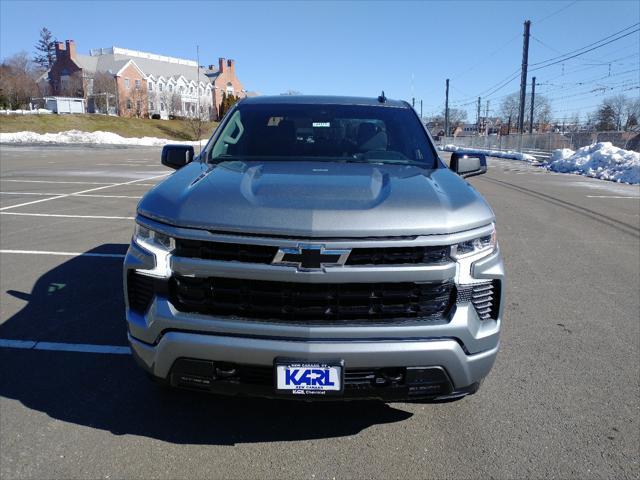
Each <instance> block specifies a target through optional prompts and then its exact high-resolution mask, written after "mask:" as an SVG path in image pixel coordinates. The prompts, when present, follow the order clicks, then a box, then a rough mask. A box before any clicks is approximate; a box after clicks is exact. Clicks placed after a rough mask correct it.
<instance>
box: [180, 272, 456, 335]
mask: <svg viewBox="0 0 640 480" xmlns="http://www.w3.org/2000/svg"><path fill="white" fill-rule="evenodd" d="M169 291H170V300H171V302H172V303H173V305H174V306H175V307H176V308H177V309H178V310H180V311H184V312H197V313H204V314H208V315H221V316H227V315H229V316H237V317H242V318H247V319H267V320H274V321H283V322H288V323H341V322H358V321H363V322H371V321H383V320H387V319H394V320H402V319H427V320H436V319H442V318H443V317H445V316H446V315H447V314H448V312H449V310H450V308H451V307H452V306H453V304H454V302H455V291H456V289H455V285H454V284H453V282H442V283H427V284H417V283H347V284H303V283H289V282H270V281H259V280H240V279H230V278H217V277H210V278H193V277H183V276H178V275H176V276H174V277H173V278H172V280H171V284H170V289H169Z"/></svg>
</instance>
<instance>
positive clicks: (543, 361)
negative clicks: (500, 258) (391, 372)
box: [0, 145, 640, 479]
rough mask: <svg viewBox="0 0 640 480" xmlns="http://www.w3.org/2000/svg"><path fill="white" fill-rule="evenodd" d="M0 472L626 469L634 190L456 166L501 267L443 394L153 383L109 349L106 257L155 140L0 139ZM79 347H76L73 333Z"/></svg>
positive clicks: (635, 335) (379, 473)
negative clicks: (256, 396)
mask: <svg viewBox="0 0 640 480" xmlns="http://www.w3.org/2000/svg"><path fill="white" fill-rule="evenodd" d="M0 167H1V172H0V173H1V181H0V272H1V275H0V299H1V307H0V310H1V311H0V315H1V317H0V477H1V478H5V479H9V478H89V477H91V478H123V477H128V478H129V477H143V478H151V477H164V478H176V477H190V478H212V477H217V478H220V477H224V478H265V477H301V478H316V479H320V478H334V477H335V478H345V477H360V478H399V477H402V478H418V477H420V478H426V477H429V478H442V477H465V478H467V477H493V478H518V477H557V478H569V477H573V478H578V477H579V478H590V477H593V478H596V477H600V478H601V477H608V478H610V477H617V478H638V477H639V476H640V464H639V457H640V321H639V319H640V293H639V288H640V189H639V188H638V187H637V186H629V185H618V184H612V183H608V182H603V181H598V180H592V179H588V178H585V177H580V176H572V175H562V174H553V173H549V172H546V171H544V170H541V169H539V168H536V167H533V166H530V165H527V164H524V163H521V162H515V161H509V160H499V159H491V160H490V173H489V174H487V175H484V176H481V177H476V178H473V179H470V182H471V183H472V184H473V185H474V186H475V187H476V188H477V189H478V190H479V191H480V192H481V193H482V194H483V195H484V196H485V198H487V200H488V201H489V202H490V203H491V205H492V206H493V208H494V210H495V212H496V216H497V221H498V238H499V241H500V244H501V247H502V249H503V252H504V256H505V262H506V267H507V274H508V286H507V292H506V295H507V297H506V305H505V320H504V323H503V334H502V344H501V351H500V354H499V356H498V360H497V363H496V365H495V367H494V369H493V371H492V373H491V374H490V376H489V377H488V378H487V380H486V381H485V382H484V384H483V385H482V388H481V389H480V391H479V392H478V393H477V394H476V395H474V396H471V397H468V398H466V399H464V400H461V401H458V402H450V403H438V404H424V403H394V404H383V403H378V402H357V403H344V404H342V403H339V404H305V403H291V402H277V401H265V400H251V399H224V398H217V397H213V396H209V395H205V394H195V393H191V392H184V391H163V390H160V389H159V388H158V387H156V386H155V385H153V384H152V383H150V382H149V381H147V379H146V377H145V376H144V375H143V374H142V372H141V371H140V370H139V369H138V368H137V367H136V366H135V365H134V362H133V360H132V358H131V357H130V355H128V353H127V349H126V332H125V323H124V318H123V315H124V308H123V294H122V286H121V263H122V256H123V254H124V252H125V251H126V248H127V245H128V243H129V239H130V236H131V232H132V228H133V217H134V215H135V209H136V203H137V201H138V199H139V198H140V197H141V196H142V195H143V194H144V192H145V191H147V190H148V189H149V188H150V187H151V186H152V185H154V184H155V183H157V182H159V181H161V180H162V179H163V178H164V176H165V175H167V174H168V173H170V172H169V171H168V170H167V169H165V168H164V167H162V166H160V164H159V151H158V149H143V148H104V147H103V148H97V147H96V148H86V147H62V146H15V147H14V146H7V145H3V146H1V147H0ZM73 350H79V351H73Z"/></svg>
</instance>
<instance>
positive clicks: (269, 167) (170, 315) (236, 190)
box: [124, 94, 504, 401]
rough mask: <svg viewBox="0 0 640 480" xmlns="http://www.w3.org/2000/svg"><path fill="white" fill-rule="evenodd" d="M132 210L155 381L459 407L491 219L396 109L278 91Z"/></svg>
mask: <svg viewBox="0 0 640 480" xmlns="http://www.w3.org/2000/svg"><path fill="white" fill-rule="evenodd" d="M162 163H163V164H164V165H166V166H169V167H172V168H174V169H176V172H175V173H173V174H172V175H170V176H169V177H168V178H167V179H165V180H164V181H163V182H161V183H160V184H159V185H157V186H156V187H154V188H153V189H151V190H150V191H149V192H148V193H147V194H146V195H145V196H144V198H143V199H142V200H141V201H140V204H139V205H138V210H137V217H136V226H135V233H134V235H133V239H132V241H131V246H130V248H129V251H128V253H127V255H126V258H125V262H124V285H125V299H126V319H127V326H128V337H129V342H130V344H131V348H132V351H133V354H134V357H135V358H136V360H137V362H138V364H139V365H140V366H141V367H142V368H143V369H144V370H146V372H147V373H148V374H149V375H150V376H151V377H152V378H153V379H155V380H156V381H158V382H160V383H164V384H168V385H171V386H175V387H184V388H191V389H199V390H206V391H209V392H214V393H223V394H236V395H238V394H239V395H257V396H265V397H280V398H298V399H305V400H315V399H334V400H335V399H347V398H376V399H382V400H385V401H396V400H407V399H423V400H424V399H427V400H430V399H434V400H441V399H455V398H460V397H463V396H465V395H468V394H472V393H475V392H476V391H477V389H478V387H479V385H480V382H481V381H482V380H483V378H484V377H485V376H486V375H487V374H488V373H489V371H490V369H491V367H492V365H493V363H494V360H495V358H496V354H497V352H498V345H499V333H500V323H501V317H502V306H503V304H504V301H503V292H504V267H503V262H502V258H501V255H500V250H499V248H498V243H497V240H496V229H495V217H494V214H493V211H492V210H491V208H490V207H489V206H488V205H487V203H486V202H485V200H484V199H483V198H482V197H481V196H480V194H479V193H478V192H477V191H476V190H475V189H474V188H473V187H471V186H470V185H469V184H468V183H467V182H466V181H465V180H464V179H463V178H462V177H467V176H471V175H478V174H481V173H485V172H486V169H487V167H486V159H485V158H484V156H482V155H475V156H463V155H458V154H455V153H454V154H453V155H452V157H451V162H450V165H449V167H447V166H446V165H445V164H443V162H442V161H441V160H440V159H439V157H438V154H437V152H436V149H435V147H434V144H433V142H432V140H431V137H430V135H429V133H428V131H427V130H426V129H425V127H424V125H423V124H422V123H421V121H420V119H419V118H418V116H417V115H416V113H415V111H414V110H413V109H412V108H411V106H410V105H408V104H407V103H406V102H403V101H394V100H389V99H387V98H386V97H385V96H384V94H383V95H382V96H380V97H378V98H348V97H310V96H309V97H308V96H278V97H256V98H251V99H245V100H243V101H241V102H240V103H238V104H237V105H236V106H235V107H234V108H232V109H231V110H230V111H229V112H228V113H227V115H226V116H225V118H224V119H223V120H222V122H221V124H220V126H219V127H218V128H217V129H216V131H215V133H214V134H213V136H212V138H211V139H210V140H209V142H208V143H207V145H206V147H204V148H203V149H202V151H201V153H200V154H199V155H198V156H196V157H194V149H193V147H191V146H185V145H168V146H166V147H164V149H163V151H162Z"/></svg>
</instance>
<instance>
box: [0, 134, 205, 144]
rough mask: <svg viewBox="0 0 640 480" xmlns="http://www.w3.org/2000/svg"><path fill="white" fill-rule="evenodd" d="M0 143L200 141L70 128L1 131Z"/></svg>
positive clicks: (158, 142) (182, 142) (160, 142)
mask: <svg viewBox="0 0 640 480" xmlns="http://www.w3.org/2000/svg"><path fill="white" fill-rule="evenodd" d="M204 141H206V140H204ZM0 143H31V144H33V143H45V144H46V143H65V144H69V143H77V144H86V143H88V144H100V145H139V146H145V147H161V146H163V145H166V144H168V143H172V144H183V145H197V144H198V143H199V142H184V141H178V140H168V139H166V138H157V137H142V138H127V137H121V136H120V135H118V134H117V133H112V132H101V131H97V132H81V131H80V130H68V131H66V132H60V133H35V132H16V133H0Z"/></svg>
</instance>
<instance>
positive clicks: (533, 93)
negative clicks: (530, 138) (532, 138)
mask: <svg viewBox="0 0 640 480" xmlns="http://www.w3.org/2000/svg"><path fill="white" fill-rule="evenodd" d="M535 101H536V77H533V78H532V79H531V113H530V114H529V133H533V105H534V103H535Z"/></svg>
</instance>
